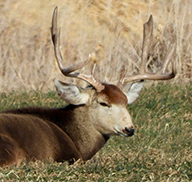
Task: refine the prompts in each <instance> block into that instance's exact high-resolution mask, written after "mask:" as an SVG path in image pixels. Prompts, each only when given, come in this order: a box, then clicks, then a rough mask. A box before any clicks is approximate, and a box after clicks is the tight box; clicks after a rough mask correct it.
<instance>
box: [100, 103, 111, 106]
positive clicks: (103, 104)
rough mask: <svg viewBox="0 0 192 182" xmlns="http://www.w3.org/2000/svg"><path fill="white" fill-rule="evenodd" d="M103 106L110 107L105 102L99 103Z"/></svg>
mask: <svg viewBox="0 0 192 182" xmlns="http://www.w3.org/2000/svg"><path fill="white" fill-rule="evenodd" d="M99 104H100V105H101V106H104V107H110V106H109V105H108V104H106V103H105V102H100V103H99Z"/></svg>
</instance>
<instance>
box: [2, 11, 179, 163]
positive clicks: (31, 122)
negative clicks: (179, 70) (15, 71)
mask: <svg viewBox="0 0 192 182" xmlns="http://www.w3.org/2000/svg"><path fill="white" fill-rule="evenodd" d="M152 32H153V18H152V16H150V18H149V20H148V22H147V23H145V24H144V36H143V48H142V56H141V60H142V65H141V70H140V73H139V74H137V75H132V76H128V77H125V70H124V69H123V70H122V71H121V74H120V79H119V82H118V84H117V86H116V85H112V84H108V83H100V82H98V81H96V80H95V79H94V76H93V73H94V67H93V70H92V74H91V75H85V74H81V73H78V72H74V71H76V70H78V69H80V68H82V67H84V66H85V65H86V64H87V63H88V62H89V61H90V59H91V58H90V59H88V60H86V61H84V62H81V63H79V64H75V65H73V66H71V67H69V68H65V67H64V66H63V58H62V55H61V52H60V49H59V42H60V35H59V31H58V28H57V7H56V8H55V9H54V12H53V17H52V27H51V35H52V41H53V45H54V52H55V57H56V60H57V63H58V66H59V68H60V70H61V72H62V73H63V75H65V76H66V77H74V78H78V79H82V80H84V81H86V82H88V83H89V84H91V86H89V87H87V88H81V87H78V86H76V85H73V84H68V83H63V82H61V81H59V80H56V81H55V86H56V89H57V92H58V95H59V96H60V97H61V98H62V99H63V100H64V101H66V102H67V103H69V105H68V106H66V107H64V108H55V109H53V108H21V109H13V110H7V111H3V112H1V114H0V166H5V165H12V164H17V165H19V164H20V163H21V161H22V160H26V161H30V160H46V159H48V158H52V159H53V160H55V161H70V162H74V161H75V160H78V159H82V160H84V161H86V160H88V159H90V158H91V157H92V156H93V155H94V154H95V153H96V152H97V151H99V150H100V149H101V148H102V147H103V145H104V144H105V143H106V142H107V140H108V139H109V137H110V136H111V135H119V136H123V137H129V136H132V135H133V134H134V126H133V123H132V119H131V116H130V115H129V113H128V111H127V109H126V106H127V104H132V103H133V102H134V101H135V100H136V99H137V97H138V96H139V93H140V91H141V89H142V87H143V83H144V82H143V81H142V80H168V79H171V78H173V77H175V74H176V69H175V66H174V64H173V65H172V72H171V73H166V68H167V66H168V64H169V63H170V62H171V61H170V60H171V57H172V54H173V51H174V48H172V50H171V51H170V52H169V53H168V54H167V56H166V60H165V63H164V65H163V66H162V69H161V70H160V71H158V72H157V73H149V72H147V68H146V65H147V59H148V52H149V49H150V45H151V42H152ZM133 81H137V82H135V83H133V84H132V86H131V88H130V90H129V92H128V93H124V92H123V91H122V89H123V87H124V86H125V85H126V84H127V83H128V82H133Z"/></svg>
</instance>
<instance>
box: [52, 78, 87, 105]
mask: <svg viewBox="0 0 192 182" xmlns="http://www.w3.org/2000/svg"><path fill="white" fill-rule="evenodd" d="M55 87H56V89H57V92H58V95H59V96H60V97H61V98H62V99H63V100H64V101H66V102H67V103H69V104H73V105H80V104H86V103H87V102H88V100H89V97H90V95H89V94H88V93H86V92H85V90H84V89H82V88H79V87H77V86H76V85H73V84H67V83H64V82H61V81H59V80H55Z"/></svg>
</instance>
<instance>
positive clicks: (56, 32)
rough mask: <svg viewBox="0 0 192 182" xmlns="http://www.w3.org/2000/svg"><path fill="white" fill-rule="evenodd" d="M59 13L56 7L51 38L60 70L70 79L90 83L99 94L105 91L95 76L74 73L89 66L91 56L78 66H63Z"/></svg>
mask: <svg viewBox="0 0 192 182" xmlns="http://www.w3.org/2000/svg"><path fill="white" fill-rule="evenodd" d="M57 11H58V8H57V7H56V8H55V9H54V11H53V16H52V26H51V36H52V42H53V45H54V52H55V57H56V60H57V63H58V66H59V69H60V70H61V72H62V73H63V74H64V75H65V76H68V77H74V78H80V79H82V80H84V81H86V82H88V83H90V84H91V85H92V86H93V87H94V88H95V89H96V90H97V91H98V92H100V91H101V90H103V89H104V86H103V85H102V84H101V83H99V82H97V81H96V80H95V79H94V77H93V75H85V74H80V73H78V72H75V73H73V72H74V71H76V70H78V69H80V68H82V67H84V66H85V65H86V64H88V63H89V62H90V61H91V56H89V59H88V60H86V61H83V62H80V63H78V64H75V65H72V66H70V67H68V68H65V67H64V66H63V57H62V55H61V51H60V49H59V43H60V31H59V30H58V28H57Z"/></svg>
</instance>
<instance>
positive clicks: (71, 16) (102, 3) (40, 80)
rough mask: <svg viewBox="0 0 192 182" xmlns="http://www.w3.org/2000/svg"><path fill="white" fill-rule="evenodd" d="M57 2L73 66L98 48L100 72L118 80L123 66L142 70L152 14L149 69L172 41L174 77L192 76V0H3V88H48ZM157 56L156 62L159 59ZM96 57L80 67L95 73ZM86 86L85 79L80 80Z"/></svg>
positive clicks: (53, 71)
mask: <svg viewBox="0 0 192 182" xmlns="http://www.w3.org/2000/svg"><path fill="white" fill-rule="evenodd" d="M55 6H58V8H59V13H58V25H59V26H60V27H61V43H60V48H61V52H62V54H63V57H64V59H65V66H66V67H68V66H70V65H72V64H75V63H77V62H80V61H83V60H86V59H87V58H88V55H89V54H90V53H92V52H95V53H96V58H97V68H96V73H95V77H96V78H97V79H98V80H100V81H105V82H110V83H113V84H116V83H117V81H118V78H119V75H120V70H121V68H122V66H125V68H126V75H130V74H134V73H137V72H138V71H139V67H140V63H141V59H140V57H141V48H142V32H143V23H145V22H146V21H147V20H148V18H149V16H150V14H152V15H153V18H154V37H155V38H154V43H153V44H154V50H152V52H151V56H152V63H150V65H149V66H148V67H149V70H150V71H151V72H154V71H157V70H158V69H159V68H160V66H161V64H162V62H163V61H164V59H163V58H164V57H165V55H166V53H167V52H168V51H169V49H170V47H171V46H173V45H175V44H176V51H175V53H174V55H173V58H172V59H173V60H174V61H175V62H176V63H177V70H178V74H177V76H176V78H175V79H174V80H172V81H170V82H171V83H178V84H180V83H189V82H191V80H192V18H191V17H192V1H191V0H145V1H139V0H134V1H133V0H121V1H120V0H119V1H116V0H73V1H71V0H65V1H63V0H54V1H53V0H41V1H39V0H20V1H18V0H1V1H0V91H1V92H8V91H12V90H16V91H17V90H23V91H28V90H31V89H34V90H40V91H47V90H49V89H54V80H55V78H60V79H62V80H64V81H66V82H71V83H76V82H77V79H68V78H64V76H62V75H61V74H60V71H59V69H58V67H57V64H56V61H55V58H54V52H53V45H52V42H51V36H50V26H51V17H52V12H53V9H54V8H55ZM154 61H155V63H154ZM91 66H92V63H90V64H89V65H87V66H86V67H85V68H83V69H82V70H81V73H86V74H90V69H91ZM79 84H80V85H81V84H82V85H83V86H84V83H81V82H80V83H79Z"/></svg>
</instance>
